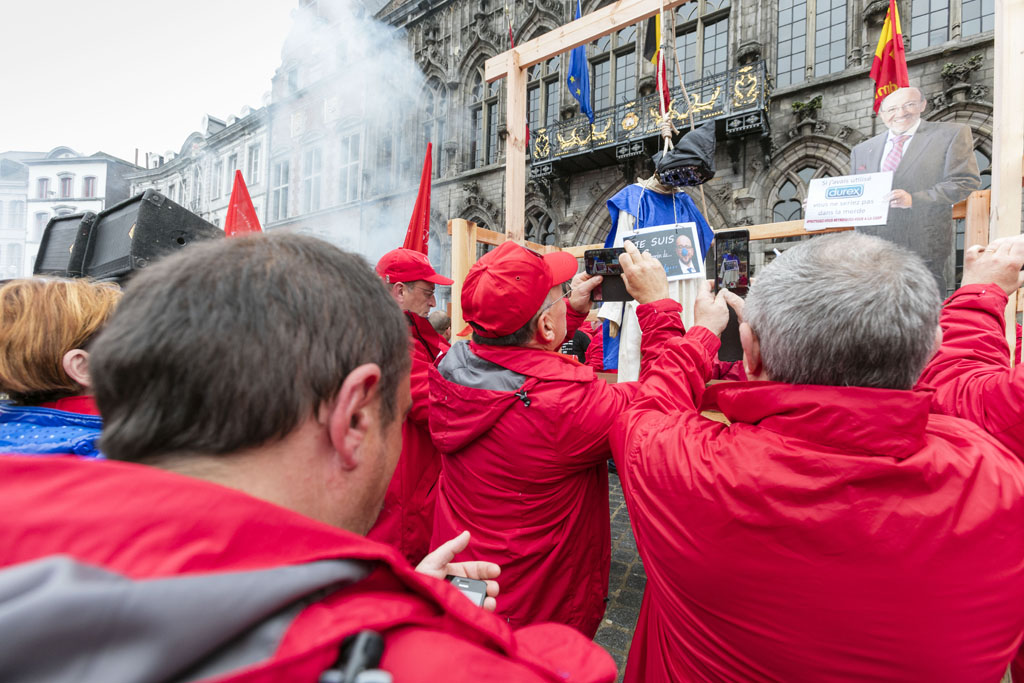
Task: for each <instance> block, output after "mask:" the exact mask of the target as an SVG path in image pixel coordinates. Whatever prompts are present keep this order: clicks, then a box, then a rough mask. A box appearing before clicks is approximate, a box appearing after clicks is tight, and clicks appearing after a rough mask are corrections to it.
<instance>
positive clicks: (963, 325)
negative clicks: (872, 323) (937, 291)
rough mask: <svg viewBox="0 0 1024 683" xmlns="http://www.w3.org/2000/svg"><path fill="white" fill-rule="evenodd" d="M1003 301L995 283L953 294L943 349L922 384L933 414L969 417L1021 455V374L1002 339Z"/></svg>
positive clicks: (1023, 411) (1023, 390) (944, 318)
mask: <svg viewBox="0 0 1024 683" xmlns="http://www.w3.org/2000/svg"><path fill="white" fill-rule="evenodd" d="M1006 300H1007V296H1006V293H1005V292H1004V291H1003V290H1002V289H1000V288H999V287H998V286H997V285H994V284H993V285H968V286H966V287H961V288H960V289H958V290H957V291H956V292H954V293H953V295H952V296H951V297H949V298H948V299H947V300H946V303H945V305H944V307H943V309H942V317H941V318H940V319H939V324H940V325H941V326H942V347H941V348H940V349H939V352H938V353H936V354H935V356H934V357H933V358H932V360H931V362H929V363H928V366H927V367H926V368H925V369H924V373H922V375H921V384H922V385H924V386H928V387H931V388H933V389H935V398H934V401H933V404H932V405H933V408H934V410H935V412H938V413H943V414H945V415H956V416H958V417H962V418H965V419H968V420H970V421H971V422H974V423H976V424H978V425H980V426H981V427H982V428H983V429H984V430H985V431H987V432H988V433H989V434H991V435H992V436H994V437H996V438H997V439H999V440H1000V441H1002V442H1003V443H1004V444H1006V446H1007V447H1008V448H1009V449H1011V450H1012V451H1014V452H1015V453H1024V372H1022V371H1021V369H1020V367H1014V368H1013V369H1010V357H1009V353H1008V350H1007V347H1006V337H1005V336H1004V335H1003V330H1004V329H1006V328H1005V323H1004V321H1003V312H1004V311H1005V310H1006Z"/></svg>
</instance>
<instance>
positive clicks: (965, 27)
mask: <svg viewBox="0 0 1024 683" xmlns="http://www.w3.org/2000/svg"><path fill="white" fill-rule="evenodd" d="M960 12H961V15H962V16H961V20H960V32H961V34H962V35H964V36H973V35H977V34H979V33H985V32H986V31H991V30H993V29H994V28H995V18H996V8H995V0H964V4H963V5H962V6H961V10H960Z"/></svg>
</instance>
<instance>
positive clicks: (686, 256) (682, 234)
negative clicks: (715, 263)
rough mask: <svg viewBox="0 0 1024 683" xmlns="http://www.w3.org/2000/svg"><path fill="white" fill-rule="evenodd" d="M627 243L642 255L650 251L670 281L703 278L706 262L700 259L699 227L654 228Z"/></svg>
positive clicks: (677, 224)
mask: <svg viewBox="0 0 1024 683" xmlns="http://www.w3.org/2000/svg"><path fill="white" fill-rule="evenodd" d="M624 239H627V240H629V241H631V242H632V243H633V244H634V245H636V248H637V249H639V250H640V251H641V252H644V251H649V252H651V256H653V257H654V258H656V259H658V261H660V262H661V265H663V266H664V267H665V274H666V275H668V279H669V280H688V279H693V278H703V277H704V259H702V258H701V256H700V249H699V246H698V245H699V244H700V242H698V241H697V224H696V223H676V224H675V225H652V226H651V227H649V228H643V229H642V230H638V231H636V232H635V233H633V234H632V235H629V236H626V237H625V238H624Z"/></svg>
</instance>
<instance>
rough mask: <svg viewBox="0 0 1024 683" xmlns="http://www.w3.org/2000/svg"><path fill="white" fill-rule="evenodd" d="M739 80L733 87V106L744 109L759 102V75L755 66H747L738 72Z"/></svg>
mask: <svg viewBox="0 0 1024 683" xmlns="http://www.w3.org/2000/svg"><path fill="white" fill-rule="evenodd" d="M737 73H738V76H739V77H738V78H737V79H736V81H735V82H734V83H733V86H732V106H733V107H744V106H746V105H748V104H753V103H754V102H756V101H757V86H758V85H760V84H759V83H758V78H757V74H756V73H754V67H753V66H745V67H743V68H741V69H740V70H739V71H738V72H737Z"/></svg>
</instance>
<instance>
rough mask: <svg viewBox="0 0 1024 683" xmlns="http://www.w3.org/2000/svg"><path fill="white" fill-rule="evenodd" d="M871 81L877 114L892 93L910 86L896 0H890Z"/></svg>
mask: <svg viewBox="0 0 1024 683" xmlns="http://www.w3.org/2000/svg"><path fill="white" fill-rule="evenodd" d="M870 76H871V79H872V80H873V81H874V82H875V113H878V107H880V106H881V104H882V100H884V99H885V98H886V97H887V96H888V95H889V94H890V93H892V92H893V91H894V90H896V89H897V88H906V87H908V86H909V85H910V77H909V76H908V75H907V52H906V50H905V49H903V29H902V28H900V13H899V10H898V9H896V0H889V11H888V12H886V14H885V23H883V24H882V35H880V36H878V47H876V48H875V58H874V60H872V62H871V73H870Z"/></svg>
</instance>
